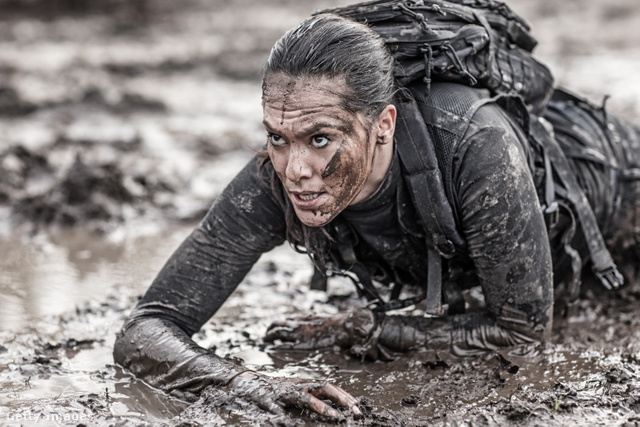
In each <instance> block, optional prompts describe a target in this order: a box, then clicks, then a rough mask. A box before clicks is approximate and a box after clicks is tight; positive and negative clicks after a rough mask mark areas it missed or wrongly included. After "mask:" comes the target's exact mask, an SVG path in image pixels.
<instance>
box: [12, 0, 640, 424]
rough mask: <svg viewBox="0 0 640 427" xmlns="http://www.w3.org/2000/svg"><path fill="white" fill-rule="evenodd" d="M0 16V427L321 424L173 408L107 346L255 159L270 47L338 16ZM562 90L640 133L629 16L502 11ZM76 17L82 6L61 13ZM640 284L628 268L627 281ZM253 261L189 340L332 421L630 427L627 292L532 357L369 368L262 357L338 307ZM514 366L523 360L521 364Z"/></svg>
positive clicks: (634, 37) (215, 6)
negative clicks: (331, 406)
mask: <svg viewBox="0 0 640 427" xmlns="http://www.w3.org/2000/svg"><path fill="white" fill-rule="evenodd" d="M19 3H21V2H13V1H7V0H0V425H78V424H84V425H104V426H106V425H149V424H157V425H169V426H178V425H185V426H187V425H189V426H197V425H237V424H240V425H254V424H256V423H259V424H278V423H285V424H302V425H323V424H324V423H325V420H322V419H320V418H318V417H316V416H314V415H310V414H306V413H299V412H296V413H293V412H291V413H290V416H289V418H287V419H286V420H281V419H275V418H274V417H272V416H270V415H269V414H264V413H260V412H258V411H257V410H256V409H255V408H248V407H245V406H242V405H239V404H237V402H233V401H231V400H230V398H229V396H227V395H225V393H224V392H222V391H219V390H209V391H207V392H205V393H203V395H202V397H201V399H200V400H199V401H198V402H196V403H195V404H193V405H191V406H188V405H187V404H185V403H184V402H180V401H177V400H175V399H172V398H170V397H168V396H166V395H164V394H162V393H160V392H158V391H156V390H153V389H151V388H150V387H148V386H146V385H145V384H144V383H142V382H140V381H136V380H134V379H132V378H130V377H129V376H128V375H127V373H126V372H122V370H120V369H119V368H118V367H116V366H114V365H113V363H112V359H111V349H112V345H113V341H114V334H115V332H116V331H117V330H118V329H119V327H120V326H121V324H122V322H123V320H124V318H125V317H126V316H127V314H128V313H129V311H130V310H131V308H132V306H133V304H135V301H136V300H137V298H138V297H139V295H141V293H143V292H144V290H145V289H146V288H147V287H148V285H149V283H150V281H151V280H152V279H153V277H154V275H155V274H156V272H157V271H158V270H159V268H160V267H161V266H162V264H163V262H164V260H165V259H166V258H167V257H168V255H169V254H170V253H171V251H172V250H173V249H174V248H175V247H176V246H177V245H178V244H179V242H180V241H181V240H182V239H183V238H184V236H186V234H187V233H188V232H189V230H190V227H191V226H192V225H193V223H194V221H197V219H198V218H199V217H201V216H202V214H203V212H204V211H205V210H206V209H207V207H208V206H209V204H210V203H211V201H212V200H214V199H215V197H216V195H217V194H219V192H220V191H221V189H222V188H223V187H224V185H225V183H226V182H228V180H229V179H230V178H231V177H232V176H233V175H234V173H235V172H236V171H237V170H239V168H240V167H241V166H242V165H243V164H244V162H246V160H247V159H248V158H249V157H250V156H251V149H254V148H256V147H259V146H260V145H261V143H262V139H263V130H261V126H260V121H261V110H260V91H259V89H260V88H259V81H258V79H257V78H258V73H259V67H260V64H261V63H262V61H263V60H264V58H265V57H266V55H267V52H268V49H269V47H270V46H271V45H272V44H273V42H274V41H275V40H276V39H277V38H278V37H279V36H280V35H281V34H282V32H283V31H284V30H285V29H287V28H289V27H291V26H293V25H295V24H296V23H297V22H298V21H299V20H300V19H302V18H304V17H305V16H307V15H308V14H309V13H311V12H312V11H314V10H315V9H318V8H321V7H325V6H333V5H339V4H346V3H349V2H347V1H329V0H322V1H321V0H318V1H311V0H305V1H296V2H294V1H287V0H277V1H276V0H268V1H261V2H252V1H248V0H238V1H234V2H223V1H221V0H218V1H204V0H202V1H196V0H191V1H186V2H180V7H179V8H177V7H176V6H175V5H173V4H172V3H170V2H168V1H161V0H156V1H152V0H148V1H143V0H138V1H132V2H129V3H126V4H125V3H122V2H116V1H107V2H103V4H102V5H100V6H99V7H98V6H91V5H90V4H89V3H88V2H86V3H84V2H77V1H75V2H72V1H63V0H57V1H52V2H42V1H30V2H23V3H24V4H23V5H22V7H19V6H16V5H18V4H19ZM509 4H510V5H512V7H513V8H514V9H515V10H516V11H518V12H519V13H521V14H522V15H523V16H525V17H526V18H527V19H528V20H529V21H530V22H531V23H532V25H533V29H534V34H535V35H536V36H537V37H538V39H539V40H540V46H539V48H538V54H539V56H540V57H541V58H543V60H544V61H545V62H546V63H548V64H549V65H550V66H551V67H552V69H553V70H554V72H555V74H556V76H557V78H558V81H559V82H560V84H562V85H565V86H568V87H569V88H570V89H573V90H575V91H579V92H582V93H585V94H586V95H588V96H589V98H590V99H592V100H594V101H595V102H598V103H599V102H601V101H602V98H603V96H604V95H606V94H609V95H611V96H612V98H611V100H610V101H609V103H608V106H609V108H610V110H611V111H614V112H616V113H618V114H621V115H623V116H626V117H628V118H634V117H636V118H640V102H639V101H640V82H639V81H638V78H637V77H638V70H640V26H638V23H639V22H640V5H639V4H638V3H637V1H636V0H608V1H605V0H598V1H588V0H567V1H563V2H557V1H552V0H545V1H537V2H531V1H526V0H518V1H511V2H509ZM78 9H80V10H78ZM635 267H636V266H631V268H635ZM310 274H311V268H310V265H309V262H308V261H307V259H306V258H305V257H304V256H302V255H299V254H295V253H294V252H293V251H292V250H290V249H289V248H288V247H281V248H278V249H276V250H275V251H274V252H272V253H269V254H266V255H265V256H264V257H263V258H262V259H261V260H260V262H259V263H258V264H257V265H256V266H255V268H254V269H253V270H252V271H251V273H250V274H249V275H248V276H247V278H246V279H245V280H244V282H243V283H242V284H241V285H240V287H239V288H238V290H237V291H236V292H235V293H234V294H233V296H232V298H231V299H230V300H229V301H228V302H227V303H226V304H225V305H224V306H223V308H222V309H221V310H220V311H219V312H218V313H217V314H216V315H215V316H214V318H213V319H212V321H211V322H209V323H208V324H207V325H206V326H205V327H204V328H203V330H202V331H201V332H199V333H198V334H196V336H195V339H196V340H197V341H198V343H200V344H201V345H203V346H205V347H207V348H211V349H215V351H216V352H217V353H218V354H220V355H222V356H226V355H228V356H229V357H236V358H239V359H242V360H244V363H245V365H246V366H248V367H250V368H252V369H254V370H258V371H261V372H265V373H269V374H273V375H281V376H298V377H306V378H314V379H321V380H328V381H332V382H334V383H336V384H339V385H341V386H342V387H344V388H345V389H346V390H348V391H349V392H351V393H352V394H354V395H356V396H358V397H359V398H360V399H361V400H360V403H361V407H362V408H363V411H364V413H365V416H364V417H363V418H360V419H352V418H346V419H345V420H344V421H343V423H344V424H347V425H370V426H373V425H375V426H395V425H407V426H413V425H505V424H508V425H511V424H514V425H587V424H588V425H629V426H632V425H639V424H640V388H639V387H640V327H639V326H640V320H639V319H640V304H639V301H638V300H639V299H640V286H638V284H632V286H629V287H627V288H625V289H623V290H622V291H620V292H618V293H615V294H605V293H603V292H601V291H600V290H599V289H597V288H595V289H587V290H586V292H585V298H584V299H583V300H582V301H581V302H580V303H579V304H578V306H577V307H576V309H575V311H574V312H573V314H572V315H571V316H570V317H569V318H568V319H562V318H558V319H556V323H555V328H554V333H553V338H552V342H551V343H550V344H549V345H548V346H546V347H538V348H519V349H511V350H505V351H503V352H496V353H490V354H486V355H481V356H477V357H470V358H466V359H454V358H452V357H451V356H449V355H447V354H443V353H435V352H429V351H424V352H418V353H413V354H406V355H402V356H401V357H399V358H398V359H396V360H395V361H393V362H387V363H383V362H375V363H373V362H365V363H361V362H360V361H359V360H355V359H353V358H350V357H349V356H348V355H346V354H344V353H341V352H333V351H324V352H290V351H286V350H284V349H279V348H276V347H269V346H265V345H264V343H263V342H262V339H261V337H262V336H263V334H264V332H265V330H266V328H267V326H268V325H269V324H270V323H271V322H272V321H275V320H282V319H284V318H286V317H287V316H290V315H293V314H297V313H307V312H315V313H335V312H337V311H339V310H344V309H347V308H349V307H352V306H354V305H355V304H357V303H358V301H356V300H354V299H353V298H350V294H351V292H352V287H351V285H350V284H349V283H346V282H343V281H341V280H338V279H333V280H331V281H330V283H329V292H328V293H320V292H317V291H310V290H308V285H307V282H308V279H309V277H310ZM525 354H526V356H525Z"/></svg>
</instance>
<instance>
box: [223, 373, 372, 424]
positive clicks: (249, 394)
mask: <svg viewBox="0 0 640 427" xmlns="http://www.w3.org/2000/svg"><path fill="white" fill-rule="evenodd" d="M229 388H230V389H231V392H232V393H234V394H236V395H237V396H239V397H241V398H244V399H247V400H249V401H251V402H254V403H255V404H257V405H258V406H259V407H260V408H262V409H264V410H266V411H269V412H272V413H274V414H276V415H282V416H284V415H285V410H284V408H287V407H295V408H299V409H307V410H310V411H313V412H316V413H318V414H320V415H324V416H326V417H329V418H332V419H335V420H337V419H340V418H341V414H340V412H339V411H337V410H336V409H334V408H332V407H331V406H330V405H328V404H327V403H325V402H323V400H329V401H331V403H333V404H335V405H338V406H341V407H344V408H347V409H348V410H349V411H350V412H351V413H352V414H353V415H356V416H359V415H362V412H361V411H360V409H359V408H358V406H357V403H358V402H357V400H356V398H355V397H353V396H351V395H350V394H349V393H347V392H346V391H344V390H343V389H342V388H340V387H338V386H335V385H333V384H329V383H326V382H316V381H311V380H303V379H289V378H278V377H270V376H267V375H261V374H258V373H256V372H252V371H246V372H243V373H241V374H239V375H238V376H236V377H235V378H234V379H232V380H231V381H230V382H229Z"/></svg>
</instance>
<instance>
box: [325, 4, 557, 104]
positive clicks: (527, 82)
mask: <svg viewBox="0 0 640 427" xmlns="http://www.w3.org/2000/svg"><path fill="white" fill-rule="evenodd" d="M317 13H333V14H336V15H340V16H344V17H348V18H351V19H353V20H355V21H358V22H362V23H366V24H367V25H368V26H369V27H370V28H371V29H373V30H374V31H375V32H377V33H378V34H380V35H381V36H382V38H383V39H384V40H385V43H386V44H387V46H388V47H389V48H390V50H391V52H392V53H393V56H394V58H395V60H396V67H395V70H394V75H395V77H396V79H397V80H398V82H399V83H400V84H401V85H403V86H406V85H408V84H409V83H411V82H413V81H415V80H418V79H422V80H423V81H424V82H425V84H426V86H427V90H428V88H429V85H430V83H431V81H432V80H439V81H451V82H458V83H463V84H466V85H469V86H479V87H484V88H487V89H490V90H491V91H492V92H493V93H494V94H498V93H504V94H517V95H520V96H521V97H522V99H523V100H524V101H525V104H526V105H527V106H528V107H529V108H530V109H531V110H532V111H533V112H535V113H540V112H541V111H542V110H544V108H545V106H546V104H547V101H548V100H549V99H550V98H551V95H552V94H553V76H552V75H551V72H550V71H549V69H548V68H547V67H546V66H544V65H543V64H541V63H540V62H538V61H536V60H535V59H534V58H533V57H532V56H531V51H532V50H533V48H534V47H535V46H536V44H537V41H536V40H535V39H534V38H533V37H532V36H531V34H530V33H529V26H528V24H527V23H526V22H525V21H524V20H523V19H522V18H520V17H519V16H518V15H516V14H515V13H513V12H512V11H511V9H509V8H508V7H507V6H506V5H505V4H504V3H501V2H496V1H492V0H449V1H442V0H403V1H398V0H395V1H390V0H378V1H371V2H366V3H358V4H354V5H351V6H345V7H339V8H333V9H325V10H322V11H320V12H317Z"/></svg>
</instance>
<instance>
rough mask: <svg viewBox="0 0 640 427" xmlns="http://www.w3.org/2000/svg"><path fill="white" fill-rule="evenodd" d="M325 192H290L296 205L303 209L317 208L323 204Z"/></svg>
mask: <svg viewBox="0 0 640 427" xmlns="http://www.w3.org/2000/svg"><path fill="white" fill-rule="evenodd" d="M323 194H324V193H322V192H320V193H310V192H307V193H290V195H291V199H292V201H293V203H294V205H296V206H297V207H299V208H302V209H316V208H317V207H318V205H319V204H321V199H322V195H323Z"/></svg>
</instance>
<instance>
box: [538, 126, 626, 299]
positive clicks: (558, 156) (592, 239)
mask: <svg viewBox="0 0 640 427" xmlns="http://www.w3.org/2000/svg"><path fill="white" fill-rule="evenodd" d="M543 120H544V119H539V120H532V121H531V128H530V129H531V137H532V138H533V139H534V140H535V141H536V142H538V143H539V144H540V145H541V146H542V147H544V149H545V153H546V155H548V156H549V159H550V162H551V165H552V168H553V171H554V172H555V174H556V176H557V177H558V180H559V181H560V183H561V184H562V186H563V187H564V189H565V190H566V195H565V197H566V199H567V200H568V201H569V203H570V204H571V205H572V207H573V209H574V211H575V213H576V215H577V217H578V218H577V219H578V222H579V224H580V229H581V230H582V233H583V234H584V237H585V240H586V243H587V246H588V248H589V254H590V256H591V263H592V266H593V272H594V273H595V275H596V277H597V278H598V280H599V281H600V283H602V285H603V286H604V287H605V288H607V289H616V288H618V287H620V286H621V285H622V284H623V283H624V279H623V277H622V274H620V272H619V271H618V269H617V267H616V265H615V263H614V262H613V259H612V258H611V254H610V253H609V250H608V249H607V246H606V245H605V243H604V239H603V237H602V233H600V228H599V227H598V222H597V221H596V217H595V215H594V213H593V210H592V209H591V206H590V205H589V201H588V199H587V196H585V194H584V192H583V191H582V189H581V188H580V185H579V184H578V181H577V179H576V177H575V175H574V174H573V172H572V169H571V166H570V165H569V161H568V160H567V157H566V156H565V154H564V152H563V151H562V149H561V148H560V146H559V145H558V142H557V141H556V140H555V138H554V137H553V133H552V132H553V131H552V130H550V129H547V128H546V127H545V125H544V122H543ZM549 127H551V125H549Z"/></svg>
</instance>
